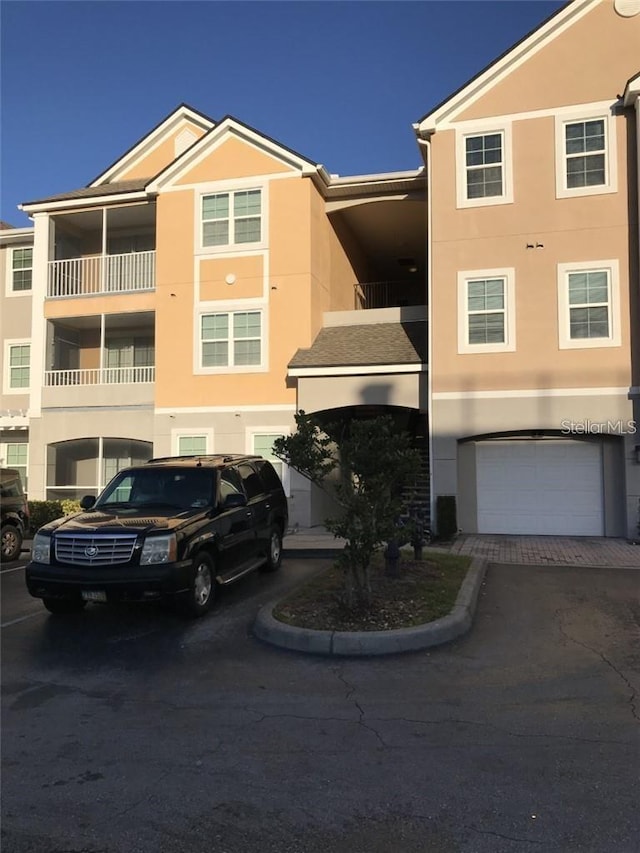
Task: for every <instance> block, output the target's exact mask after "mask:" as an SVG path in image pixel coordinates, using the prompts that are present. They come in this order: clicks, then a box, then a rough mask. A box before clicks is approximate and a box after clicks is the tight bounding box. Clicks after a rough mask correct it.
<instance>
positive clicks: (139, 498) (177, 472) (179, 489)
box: [95, 467, 215, 510]
mask: <svg viewBox="0 0 640 853" xmlns="http://www.w3.org/2000/svg"><path fill="white" fill-rule="evenodd" d="M214 494H215V491H214V474H213V472H212V471H211V470H207V469H205V468H173V467H172V468H162V469H161V468H157V469H154V468H137V469H134V470H132V471H122V472H121V473H120V474H118V475H117V476H116V477H115V478H114V479H113V480H112V481H111V482H110V483H109V485H108V486H107V487H106V489H105V490H104V492H103V493H102V494H101V495H100V497H99V498H98V500H97V501H96V503H95V506H96V507H102V508H104V509H108V508H109V507H110V506H115V505H116V504H126V505H127V506H129V507H148V506H169V507H176V508H178V509H181V510H187V509H202V508H204V507H209V506H213V502H214Z"/></svg>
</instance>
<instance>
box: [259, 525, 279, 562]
mask: <svg viewBox="0 0 640 853" xmlns="http://www.w3.org/2000/svg"><path fill="white" fill-rule="evenodd" d="M281 565H282V533H281V532H280V528H279V527H278V526H277V525H276V524H274V525H273V527H272V528H271V533H270V534H269V551H268V553H267V562H266V563H265V564H264V566H263V567H262V571H263V572H277V571H278V569H279V568H280V566H281Z"/></svg>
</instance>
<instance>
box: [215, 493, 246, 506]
mask: <svg viewBox="0 0 640 853" xmlns="http://www.w3.org/2000/svg"><path fill="white" fill-rule="evenodd" d="M246 505H247V499H246V498H245V496H244V495H241V494H240V493H239V492H232V493H231V494H230V495H227V496H226V497H225V499H224V500H223V501H222V506H221V507H220V509H233V508H234V507H239V506H246Z"/></svg>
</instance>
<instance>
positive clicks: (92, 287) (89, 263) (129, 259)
mask: <svg viewBox="0 0 640 853" xmlns="http://www.w3.org/2000/svg"><path fill="white" fill-rule="evenodd" d="M155 286H156V253H155V251H146V252H127V253H125V254H120V255H93V256H90V257H84V258H68V259H66V260H60V261H50V262H49V275H48V282H47V296H48V297H49V298H52V299H56V298H60V297H65V296H92V295H96V294H112V293H138V292H140V291H143V290H153V289H154V288H155Z"/></svg>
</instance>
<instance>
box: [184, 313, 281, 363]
mask: <svg viewBox="0 0 640 853" xmlns="http://www.w3.org/2000/svg"><path fill="white" fill-rule="evenodd" d="M254 311H256V312H258V313H259V314H260V318H261V319H260V364H240V365H220V366H218V367H204V366H203V364H202V337H201V335H202V318H203V317H204V316H205V315H208V314H238V313H240V314H244V313H246V312H254ZM268 329H269V316H268V312H267V309H266V307H265V305H264V302H263V301H262V300H259V302H256V301H253V300H243V301H242V302H233V303H228V302H220V303H217V302H215V303H211V302H208V303H200V305H199V306H198V308H197V311H196V315H195V330H194V332H195V334H194V336H193V341H194V354H193V359H194V360H193V372H194V374H195V375H201V376H202V375H204V376H208V375H211V374H232V373H266V372H267V371H268V370H269V360H268V357H267V354H268V352H269V336H268ZM231 340H232V338H230V341H231Z"/></svg>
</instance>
